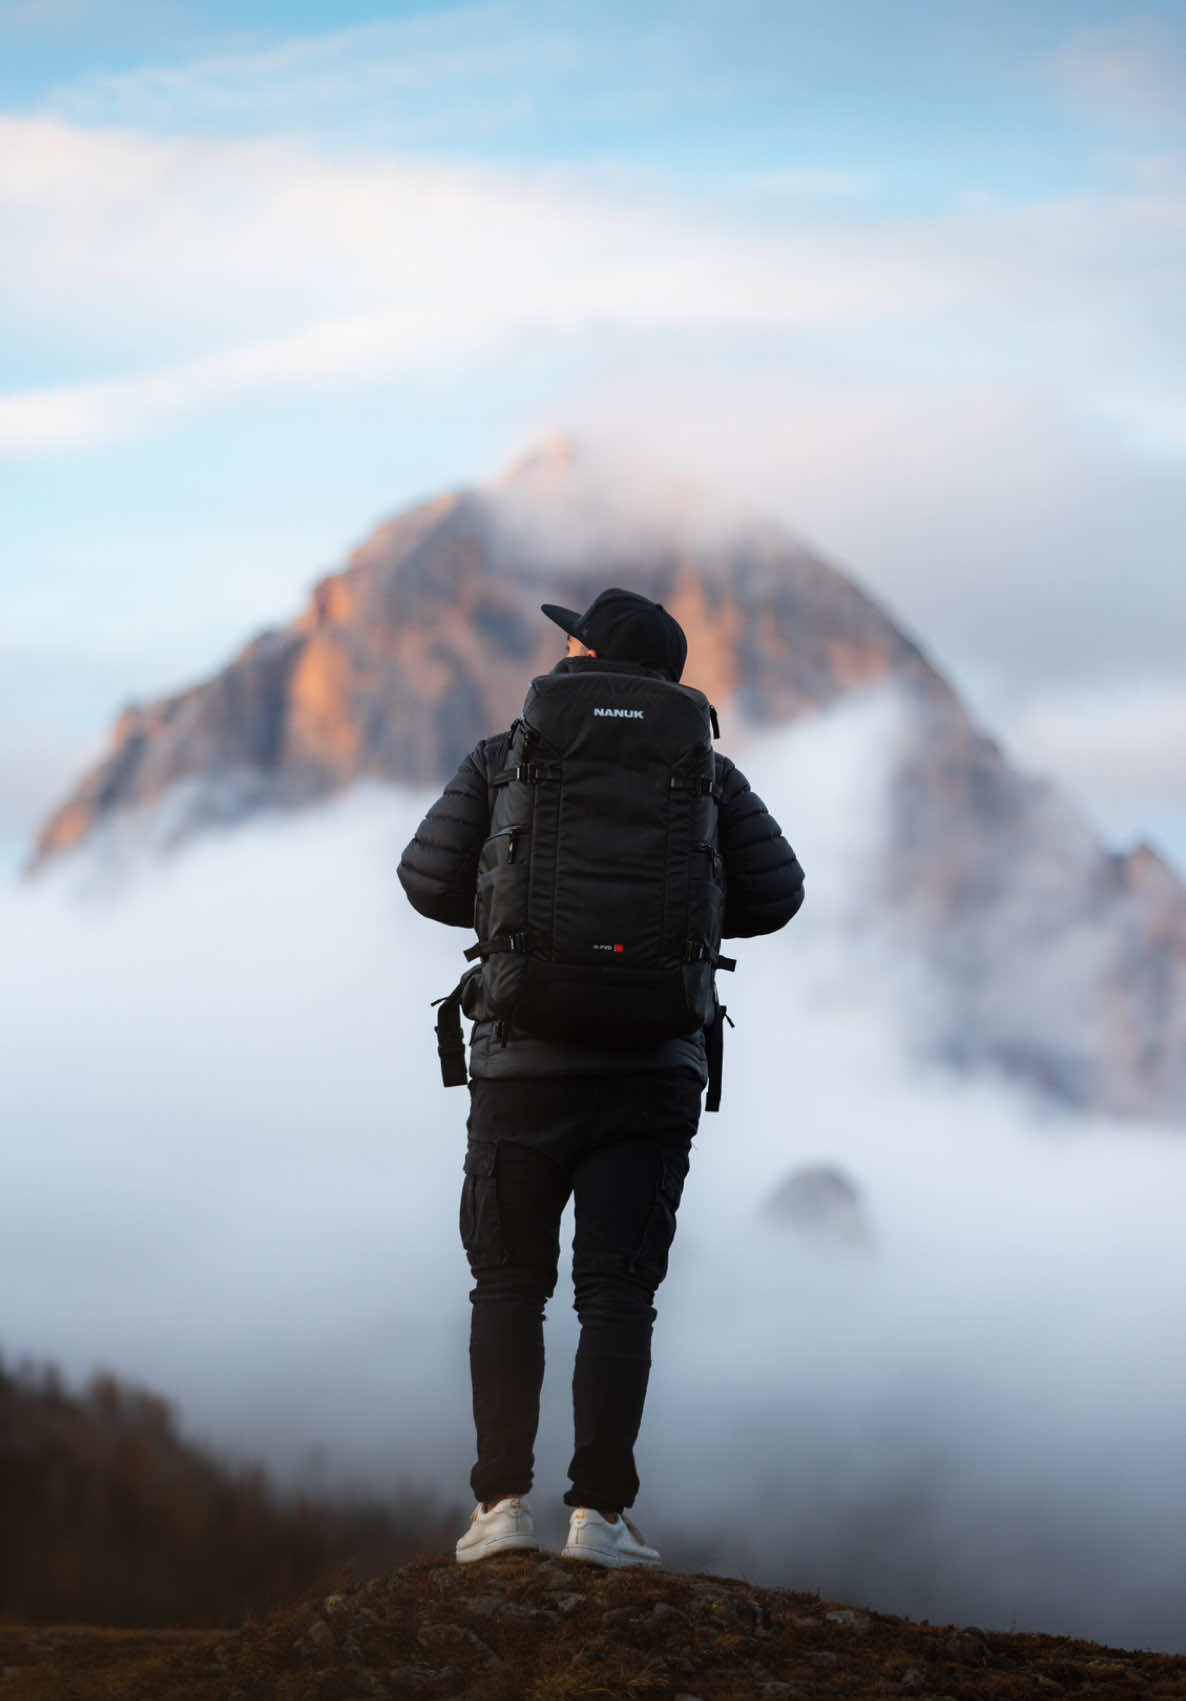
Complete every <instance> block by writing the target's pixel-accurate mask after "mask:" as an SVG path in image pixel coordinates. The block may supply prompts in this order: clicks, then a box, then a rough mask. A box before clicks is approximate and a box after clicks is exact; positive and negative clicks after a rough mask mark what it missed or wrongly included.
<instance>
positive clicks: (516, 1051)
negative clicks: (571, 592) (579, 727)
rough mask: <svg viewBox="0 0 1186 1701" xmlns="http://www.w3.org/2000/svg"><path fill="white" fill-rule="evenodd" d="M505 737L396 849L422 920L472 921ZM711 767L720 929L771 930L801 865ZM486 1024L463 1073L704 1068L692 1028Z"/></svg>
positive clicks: (795, 887)
mask: <svg viewBox="0 0 1186 1701" xmlns="http://www.w3.org/2000/svg"><path fill="white" fill-rule="evenodd" d="M566 665H567V666H568V667H571V666H572V663H571V662H569V663H567V664H566V663H565V662H564V661H562V662H561V663H560V664H559V666H560V668H561V669H564V668H565V667H566ZM577 665H579V662H578V664H577ZM509 742H510V734H509V733H505V732H503V733H498V734H497V735H496V736H495V737H493V738H484V739H483V740H482V742H481V743H480V744H478V745H477V746H476V747H475V748H474V749H473V750H472V751H471V752H470V754H469V755H468V756H467V757H466V758H465V760H464V762H462V764H461V766H460V768H458V770H457V773H456V774H455V775H454V777H453V779H452V780H450V782H449V784H448V785H447V786H446V787H445V790H444V792H443V793H442V794H441V796H440V797H439V798H438V799H437V801H436V802H435V803H434V804H433V806H432V808H431V809H430V810H429V812H428V814H427V815H426V816H425V817H424V820H423V821H422V822H421V823H420V825H419V827H418V828H417V829H416V835H415V837H414V838H413V839H412V841H411V843H410V844H409V845H408V846H407V848H406V849H405V851H404V853H403V856H402V857H401V858H400V864H399V878H400V884H401V885H402V886H403V889H404V891H405V892H406V893H407V896H408V900H409V902H410V903H411V904H412V906H413V908H414V909H417V910H419V912H420V914H421V915H425V916H428V917H429V918H430V919H431V920H432V921H440V922H444V923H445V924H446V925H447V926H450V927H467V928H470V929H471V930H472V928H473V924H474V891H475V887H476V884H477V874H478V858H479V855H480V853H481V849H482V845H483V844H484V843H485V841H486V838H487V837H488V835H489V831H490V811H491V807H492V786H491V782H492V780H493V778H494V776H495V775H496V774H498V773H501V771H502V770H503V769H504V768H505V767H506V765H507V747H508V744H509ZM717 777H718V784H719V786H720V790H721V806H720V829H719V837H720V850H721V855H722V857H723V859H724V863H725V915H724V925H723V928H722V932H723V934H724V937H725V938H727V939H741V938H745V939H748V938H752V937H753V936H754V935H755V934H759V933H775V932H777V930H778V929H779V928H780V927H785V926H786V924H787V922H788V921H790V919H791V917H792V916H793V915H794V914H795V913H796V911H797V910H798V909H799V906H800V905H801V904H802V902H803V870H802V868H801V867H800V866H799V860H798V858H797V857H796V855H795V853H794V851H793V850H792V849H791V847H790V845H789V844H788V843H787V841H786V840H785V839H784V838H783V836H782V832H781V829H780V828H779V825H778V822H777V821H776V820H775V819H774V817H773V816H772V815H771V814H770V812H769V810H768V809H767V808H766V805H765V804H764V803H763V802H762V800H761V798H760V797H759V796H758V795H757V793H756V792H754V791H752V790H751V789H750V785H749V782H748V780H747V779H746V777H745V775H744V774H743V773H742V772H741V770H740V768H738V767H736V766H735V765H734V763H733V762H731V761H730V760H729V758H728V757H727V756H721V755H719V754H718V756H717ZM493 1028H494V1024H493V1023H492V1022H477V1023H475V1024H474V1031H473V1037H472V1040H471V1044H470V1073H471V1074H472V1075H475V1076H524V1075H616V1074H620V1073H623V1072H624V1071H627V1070H628V1071H629V1072H630V1073H634V1072H636V1071H639V1070H649V1069H670V1068H690V1069H693V1070H695V1071H696V1073H697V1074H698V1075H699V1076H700V1079H701V1080H704V1079H706V1077H707V1068H706V1065H705V1053H704V1041H703V1037H702V1036H701V1035H699V1034H697V1035H695V1036H694V1037H692V1038H690V1039H677V1040H670V1041H668V1042H667V1043H666V1044H665V1045H662V1046H657V1047H656V1048H655V1049H654V1050H651V1051H645V1052H638V1051H631V1052H620V1051H604V1050H602V1051H599V1050H594V1049H592V1048H586V1047H579V1046H570V1045H564V1046H562V1045H557V1044H555V1043H553V1042H551V1041H547V1040H540V1039H536V1038H534V1037H533V1036H530V1035H527V1034H516V1033H515V1032H514V1030H513V1029H512V1030H511V1032H510V1033H509V1034H508V1036H507V1040H506V1043H505V1044H496V1043H495V1042H494V1035H493Z"/></svg>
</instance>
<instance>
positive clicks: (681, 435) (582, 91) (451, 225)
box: [0, 0, 1186, 866]
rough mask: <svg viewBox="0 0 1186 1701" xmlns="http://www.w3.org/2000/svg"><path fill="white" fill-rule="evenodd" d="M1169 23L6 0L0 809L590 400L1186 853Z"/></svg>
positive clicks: (1181, 242)
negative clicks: (890, 619) (351, 555)
mask: <svg viewBox="0 0 1186 1701" xmlns="http://www.w3.org/2000/svg"><path fill="white" fill-rule="evenodd" d="M1184 112H1186V26H1184V20H1183V13H1182V8H1181V7H1180V6H1167V5H1154V6H1141V7H1139V8H1132V9H1129V8H1127V7H1125V6H1122V5H1104V4H1094V5H1084V4H1076V5H1070V4H1045V5H1043V6H1042V7H1040V8H1032V7H1023V6H1019V5H1006V6H1000V5H988V4H983V3H977V4H948V5H943V6H940V5H908V4H907V5H901V4H899V5H890V4H872V3H869V0H865V3H863V4H840V5H833V6H831V7H828V8H819V7H817V6H807V5H795V4H792V5H786V4H782V5H778V4H769V3H758V0H749V3H742V4H731V5H729V6H728V7H726V6H724V5H709V4H684V5H679V6H675V5H663V4H658V5H651V6H643V7H639V6H638V5H634V6H631V7H626V6H622V5H616V4H610V5H605V6H601V7H598V8H596V9H594V8H588V7H576V6H557V5H552V6H542V5H533V4H520V3H516V0H509V3H501V0H499V3H495V4H489V5H487V4H479V5H469V6H462V7H455V6H419V7H389V8H387V9H386V10H385V11H383V12H375V11H374V10H368V9H363V8H360V7H356V6H355V7H352V6H344V7H343V6H336V7H334V8H333V9H332V10H331V9H330V8H328V7H322V6H317V5H311V4H310V5H303V6H296V5H272V6H263V5H251V4H248V5H236V6H234V7H231V6H229V5H209V4H207V5H196V6H195V5H187V6H185V7H182V6H180V5H170V4H153V5H149V4H143V3H127V4H120V3H103V0H97V3H94V4H90V3H88V0H0V512H2V513H3V515H4V520H5V524H4V544H3V556H2V558H0V609H2V617H0V720H2V723H3V725H4V728H5V736H4V740H3V742H4V744H5V745H6V746H7V751H6V753H5V755H4V757H3V758H0V761H2V764H3V765H2V766H0V834H3V833H7V834H8V835H9V837H10V838H19V837H21V836H22V835H25V834H27V833H28V832H29V831H30V830H31V828H32V825H33V823H34V822H35V821H36V819H37V817H38V816H39V815H40V814H41V813H43V812H44V811H45V810H46V809H47V808H48V807H49V805H50V804H51V803H52V801H53V800H54V798H55V797H56V795H57V793H58V792H59V791H60V789H61V788H62V786H63V785H64V784H66V783H67V782H68V780H69V779H70V777H71V776H72V775H73V773H74V772H75V771H76V768H77V765H78V763H79V762H80V761H81V760H83V759H84V758H85V757H86V756H87V755H88V754H90V753H91V752H92V751H93V750H94V749H95V748H96V747H97V745H98V744H99V743H100V742H101V740H102V738H103V736H104V734H105V730H106V726H107V724H108V721H109V719H110V716H111V714H112V712H113V711H114V710H115V709H116V708H117V707H118V705H119V704H120V702H121V701H123V700H126V699H127V698H129V697H133V696H137V695H144V694H146V693H148V692H152V691H156V690H159V689H162V688H165V687H167V686H171V685H175V684H178V683H181V682H182V681H184V680H185V679H187V678H189V677H191V676H193V675H195V674H197V673H201V672H204V671H206V670H208V669H210V668H211V667H213V666H215V665H217V664H218V663H219V662H220V661H221V660H222V659H224V658H225V656H226V655H227V654H228V653H230V652H231V651H232V650H233V649H234V648H235V647H237V645H238V644H239V643H240V642H241V641H242V639H243V638H245V637H246V636H247V635H248V634H249V632H250V631H252V630H253V629H255V628H256V627H258V626H259V625H263V624H267V623H273V622H275V621H277V620H280V619H283V618H286V617H287V616H288V615H289V614H290V613H291V612H293V611H294V609H295V608H296V607H297V606H298V605H299V603H300V601H301V599H302V598H303V596H304V595H305V593H306V590H307V587H308V585H309V583H310V581H311V580H312V579H313V578H314V577H315V576H316V574H317V573H318V572H320V571H323V570H324V569H326V568H327V567H329V566H331V565H333V564H334V563H335V562H336V561H337V560H338V559H340V557H341V555H342V554H343V553H344V551H345V550H346V549H347V548H348V546H349V545H350V544H351V543H352V542H354V541H357V540H358V538H359V537H361V536H362V535H363V534H364V533H365V532H366V531H367V529H368V528H369V527H370V525H371V524H373V523H374V522H375V521H376V520H377V519H378V518H380V517H381V516H382V515H384V514H386V513H388V512H390V511H391V510H393V509H394V508H397V507H398V506H400V505H402V504H403V503H405V502H407V501H410V500H413V499H415V498H416V497H417V496H419V495H422V494H425V493H427V492H429V491H431V490H433V489H435V488H438V487H440V486H443V485H453V484H456V483H459V482H470V481H475V480H481V479H484V478H487V477H490V476H493V475H494V474H496V473H497V472H498V470H499V469H500V467H501V466H502V464H503V463H504V462H505V461H506V459H507V458H508V457H509V456H510V455H511V454H513V453H514V452H516V451H517V450H518V449H519V448H521V447H522V446H523V445H524V444H525V443H528V442H530V441H532V440H533V439H534V438H536V437H538V436H540V435H542V434H543V433H545V432H547V431H550V430H553V429H556V428H564V427H575V428H577V429H581V430H585V431H588V432H590V433H591V434H598V433H600V434H602V435H604V436H607V437H609V438H612V439H613V441H614V442H615V443H617V444H618V445H619V446H623V445H624V446H625V447H626V448H627V449H630V450H634V451H636V452H637V453H638V454H639V456H640V457H643V458H645V457H646V456H647V455H654V454H655V453H656V452H658V453H659V454H660V455H661V456H662V457H663V458H664V459H665V460H666V461H667V462H670V463H672V464H677V465H679V466H680V467H682V468H684V469H686V470H689V471H691V472H693V473H695V474H696V475H697V476H701V477H703V478H705V479H706V480H708V481H709V482H710V483H711V482H715V483H717V484H718V485H719V486H720V487H721V488H722V489H723V490H724V491H725V492H726V494H728V495H729V496H731V497H733V498H735V499H741V500H744V501H746V502H747V503H749V504H751V505H753V506H756V507H763V508H765V509H768V510H771V511H773V512H775V513H777V514H780V515H781V516H782V517H783V518H784V519H786V520H787V521H788V523H790V524H791V525H793V526H794V527H795V528H796V529H797V530H799V531H800V532H801V533H803V534H804V535H806V536H807V537H808V538H809V539H810V540H811V541H812V542H814V543H815V544H816V545H817V546H818V547H820V548H821V549H822V550H823V551H824V552H825V553H826V554H829V555H831V556H832V557H833V558H834V559H838V560H840V561H842V562H844V563H845V564H846V565H848V566H849V567H850V568H851V570H852V571H854V572H855V573H856V574H857V576H858V577H859V578H861V579H862V580H863V581H864V582H865V583H866V584H867V585H869V586H870V588H871V589H873V590H874V591H875V592H876V593H877V594H879V595H881V596H882V597H883V598H885V599H886V600H887V601H888V602H889V604H890V605H891V607H892V608H893V609H894V610H895V611H896V612H897V613H898V614H899V615H900V616H901V617H902V618H903V619H904V620H906V621H907V622H908V623H909V624H910V625H911V626H912V627H913V629H914V630H915V631H916V632H918V633H919V634H920V635H921V636H922V638H923V639H924V641H925V642H927V644H928V646H929V647H930V648H931V649H932V651H933V652H934V653H935V655H936V656H937V658H938V659H939V660H940V662H941V663H943V664H944V665H946V666H947V668H948V669H949V670H950V671H951V672H952V674H953V675H954V677H955V679H956V682H957V683H958V684H959V685H961V686H962V687H963V688H964V689H965V691H966V692H967V693H968V694H969V696H970V697H971V700H972V703H973V706H974V707H975V708H976V709H977V710H978V711H979V712H980V713H982V714H983V715H984V716H985V717H986V718H987V719H989V720H990V721H991V722H992V724H993V725H994V727H996V728H997V729H998V730H999V731H1001V732H1002V733H1003V734H1004V735H1005V737H1006V740H1007V741H1008V742H1009V743H1010V744H1011V746H1012V747H1013V748H1014V749H1015V753H1016V754H1017V755H1018V757H1019V758H1020V759H1021V760H1023V761H1024V762H1026V763H1027V764H1028V765H1030V766H1034V767H1039V768H1046V769H1049V770H1050V771H1052V772H1054V773H1055V774H1056V775H1057V777H1059V778H1060V779H1061V780H1062V781H1063V783H1064V784H1066V785H1067V786H1068V787H1069V788H1070V789H1071V790H1072V791H1073V792H1074V794H1075V795H1076V796H1078V797H1079V798H1080V800H1081V801H1082V802H1083V803H1084V805H1085V806H1086V807H1087V808H1088V809H1089V811H1090V812H1091V813H1092V815H1093V817H1094V818H1095V819H1096V820H1097V821H1098V822H1099V823H1100V824H1101V825H1102V826H1103V827H1104V829H1105V830H1106V831H1107V832H1108V833H1109V834H1110V835H1112V836H1114V837H1117V838H1120V839H1130V838H1132V837H1134V836H1137V835H1139V834H1141V833H1145V832H1153V833H1155V834H1156V835H1157V836H1158V838H1159V840H1160V842H1161V843H1162V844H1163V845H1165V846H1166V848H1168V849H1170V850H1171V851H1172V852H1173V854H1174V855H1175V856H1176V857H1177V859H1178V861H1179V862H1180V863H1181V864H1182V865H1183V866H1186V778H1184V777H1183V776H1184V775H1186V762H1183V761H1182V760H1181V753H1182V750H1183V748H1184V747H1186V679H1184V678H1183V671H1182V664H1181V653H1182V643H1181V635H1182V633H1184V632H1186V589H1184V588H1183V587H1184V583H1186V574H1183V573H1182V570H1181V568H1182V562H1181V538H1182V536H1183V535H1186V528H1184V524H1183V522H1184V521H1186V499H1184V497H1183V488H1184V484H1186V481H1184V480H1183V477H1182V473H1183V458H1184V456H1186V384H1184V380H1183V372H1184V367H1186V363H1184V360H1183V353H1184V350H1183V342H1184V338H1183V322H1184V321H1183V314H1182V310H1181V302H1182V300H1183V299H1186V287H1184V286H1186V122H1184V120H1183V113H1184Z"/></svg>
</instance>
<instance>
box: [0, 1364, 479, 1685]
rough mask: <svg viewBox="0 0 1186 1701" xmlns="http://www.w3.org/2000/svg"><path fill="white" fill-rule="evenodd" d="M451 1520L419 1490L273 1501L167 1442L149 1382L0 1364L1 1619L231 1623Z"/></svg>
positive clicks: (267, 1487)
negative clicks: (74, 1384)
mask: <svg viewBox="0 0 1186 1701" xmlns="http://www.w3.org/2000/svg"><path fill="white" fill-rule="evenodd" d="M458 1516H459V1515H458V1513H457V1512H456V1511H454V1510H452V1509H449V1508H445V1509H441V1508H439V1507H437V1506H436V1505H435V1504H434V1503H433V1501H432V1499H431V1497H427V1496H425V1497H421V1498H419V1499H417V1498H416V1497H414V1496H411V1495H408V1496H406V1497H405V1498H404V1500H403V1503H402V1505H401V1506H400V1507H399V1508H398V1509H392V1508H388V1507H383V1506H376V1505H374V1504H364V1503H362V1502H357V1503H355V1502H351V1501H348V1500H342V1501H339V1502H330V1501H326V1500H321V1499H317V1498H315V1497H312V1496H305V1497H287V1498H286V1497H283V1496H281V1495H280V1494H278V1493H277V1492H276V1490H275V1489H274V1488H273V1486H272V1484H271V1483H270V1482H269V1480H268V1477H267V1474H266V1473H265V1471H264V1470H263V1469H262V1468H261V1467H259V1466H257V1465H239V1466H231V1465H227V1464H225V1463H222V1462H221V1461H219V1460H218V1459H216V1458H214V1457H213V1456H212V1455H210V1454H208V1453H205V1452H203V1451H202V1450H201V1449H200V1448H197V1447H195V1446H193V1445H191V1444H190V1443H188V1442H186V1441H183V1440H182V1439H180V1438H179V1436H178V1435H177V1432H176V1430H175V1427H174V1419H173V1414H172V1411H171V1409H170V1407H169V1405H168V1404H167V1402H166V1401H164V1400H162V1399H160V1398H159V1397H157V1396H156V1395H154V1394H149V1393H145V1392H143V1391H142V1390H139V1389H134V1388H128V1387H126V1386H125V1385H123V1384H121V1383H120V1382H118V1381H117V1380H116V1378H115V1377H113V1376H100V1377H96V1378H95V1380H94V1381H93V1382H92V1383H91V1384H90V1386H89V1388H88V1389H87V1390H86V1391H85V1393H83V1394H81V1395H72V1394H70V1393H68V1392H67V1391H66V1390H65V1389H64V1387H63V1385H62V1381H61V1378H60V1377H59V1376H58V1375H57V1373H56V1372H55V1371H53V1370H52V1369H43V1370H40V1371H34V1370H28V1369H26V1370H23V1371H21V1372H20V1373H14V1372H12V1371H8V1370H5V1368H4V1366H3V1364H2V1363H0V1532H2V1536H3V1540H2V1541H0V1624H3V1623H6V1622H7V1623H13V1622H20V1623H24V1624H31V1623H33V1624H35V1623H42V1624H44V1623H55V1622H56V1623H62V1622H86V1623H92V1624H104V1625H140V1626H145V1625H170V1626H174V1627H180V1626H185V1625H224V1626H225V1625H236V1624H241V1623H243V1621H244V1620H245V1619H246V1618H247V1617H249V1616H250V1615H252V1614H260V1613H264V1612H268V1611H270V1610H271V1609H272V1608H274V1607H276V1606H277V1605H279V1604H280V1603H282V1602H288V1601H291V1600H292V1599H293V1598H294V1597H295V1596H296V1595H298V1594H299V1593H300V1592H301V1591H302V1590H303V1589H307V1588H309V1587H311V1586H313V1585H314V1584H316V1583H318V1582H319V1581H320V1580H322V1579H327V1578H330V1577H333V1576H335V1575H338V1574H340V1572H341V1569H342V1567H343V1566H344V1565H345V1564H346V1563H347V1562H348V1561H354V1562H355V1563H356V1564H357V1565H358V1566H359V1567H360V1569H361V1570H362V1571H363V1572H364V1573H365V1572H369V1571H373V1570H375V1569H377V1568H379V1567H382V1566H385V1565H391V1564H394V1563H396V1562H398V1561H399V1560H402V1559H407V1558H410V1557H411V1556H413V1555H416V1554H422V1553H424V1552H426V1551H432V1550H433V1549H435V1548H437V1547H439V1545H440V1543H441V1541H442V1539H444V1537H445V1533H446V1532H451V1531H452V1530H453V1527H454V1525H455V1524H456V1523H457V1522H458ZM4 1663H5V1662H4V1661H3V1660H0V1670H2V1669H3V1666H4ZM10 1663H11V1662H10ZM11 1693H13V1691H11V1690H10V1689H6V1688H5V1686H4V1683H3V1682H0V1696H6V1695H8V1694H11Z"/></svg>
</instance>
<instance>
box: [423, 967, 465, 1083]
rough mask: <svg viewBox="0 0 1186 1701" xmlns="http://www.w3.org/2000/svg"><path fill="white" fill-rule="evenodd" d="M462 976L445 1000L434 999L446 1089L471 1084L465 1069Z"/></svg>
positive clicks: (463, 980)
mask: <svg viewBox="0 0 1186 1701" xmlns="http://www.w3.org/2000/svg"><path fill="white" fill-rule="evenodd" d="M464 985H465V977H464V976H462V978H461V980H459V981H458V983H457V985H456V986H455V987H454V988H453V990H452V992H449V993H446V994H445V996H444V998H434V999H433V1001H432V1002H433V1006H434V1007H435V1008H436V1013H437V1056H438V1057H439V1058H440V1060H441V1080H442V1081H443V1082H444V1084H445V1086H446V1087H464V1086H466V1085H467V1084H468V1082H469V1074H468V1072H467V1070H466V1067H465V1039H464V1037H463V1036H462V1032H461V989H462V987H463V986H464Z"/></svg>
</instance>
